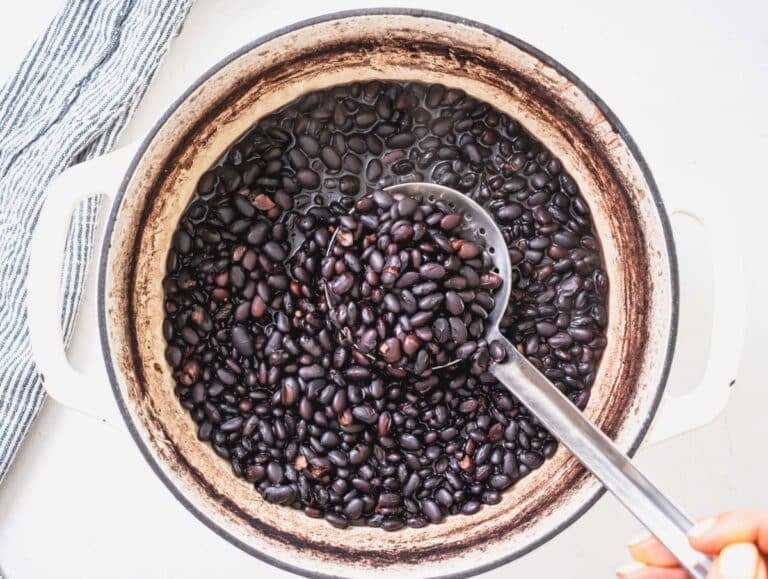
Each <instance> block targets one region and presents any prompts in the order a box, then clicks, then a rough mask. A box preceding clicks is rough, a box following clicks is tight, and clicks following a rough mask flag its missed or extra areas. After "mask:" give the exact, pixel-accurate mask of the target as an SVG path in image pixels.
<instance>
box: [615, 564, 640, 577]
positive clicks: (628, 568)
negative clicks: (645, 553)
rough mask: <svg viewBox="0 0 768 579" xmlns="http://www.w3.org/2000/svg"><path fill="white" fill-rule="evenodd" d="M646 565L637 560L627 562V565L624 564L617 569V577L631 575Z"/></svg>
mask: <svg viewBox="0 0 768 579" xmlns="http://www.w3.org/2000/svg"><path fill="white" fill-rule="evenodd" d="M644 567H645V564H644V563H638V562H637V561H632V562H631V563H627V564H626V565H622V566H621V567H619V568H618V569H616V577H618V578H619V579H621V578H622V577H626V576H627V575H631V574H632V573H634V572H635V571H638V570H640V569H643V568H644Z"/></svg>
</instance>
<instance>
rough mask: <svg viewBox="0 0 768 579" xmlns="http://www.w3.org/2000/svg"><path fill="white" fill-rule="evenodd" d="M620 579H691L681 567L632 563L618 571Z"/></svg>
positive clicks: (617, 575)
mask: <svg viewBox="0 0 768 579" xmlns="http://www.w3.org/2000/svg"><path fill="white" fill-rule="evenodd" d="M616 577H618V578H619V579H689V578H688V573H686V572H685V571H683V570H682V569H681V568H680V567H652V566H650V567H649V566H646V565H643V564H642V563H630V564H629V565H625V566H624V567H622V568H621V569H617V570H616Z"/></svg>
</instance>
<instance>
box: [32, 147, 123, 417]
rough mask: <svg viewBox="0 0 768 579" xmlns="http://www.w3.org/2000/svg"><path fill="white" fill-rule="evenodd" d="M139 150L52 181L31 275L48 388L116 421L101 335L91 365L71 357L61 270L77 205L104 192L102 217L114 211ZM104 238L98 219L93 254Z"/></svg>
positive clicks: (91, 323)
mask: <svg viewBox="0 0 768 579" xmlns="http://www.w3.org/2000/svg"><path fill="white" fill-rule="evenodd" d="M137 149H138V143H134V144H131V145H128V146H126V147H123V148H121V149H117V150H115V151H113V152H111V153H108V154H106V155H103V156H101V157H98V158H96V159H92V160H89V161H85V162H83V163H80V164H78V165H74V166H72V167H70V168H69V169H66V170H65V171H64V172H62V173H61V174H60V175H58V176H57V177H56V178H55V179H54V180H53V181H52V182H51V183H50V184H49V185H48V188H47V190H46V192H45V201H44V203H43V206H42V208H41V210H40V214H39V216H38V218H37V224H36V225H35V230H34V232H33V234H32V242H31V246H30V262H29V271H28V274H27V321H28V324H29V337H30V344H31V349H32V355H33V357H34V360H35V363H36V364H37V369H38V372H39V373H40V380H41V381H42V382H43V385H44V386H45V389H46V390H47V392H48V394H49V395H50V396H51V397H52V398H53V399H54V400H56V401H58V402H59V403H61V404H64V405H65V406H69V407H71V408H74V409H76V410H79V411H80V412H82V413H84V414H87V415H90V416H92V417H95V418H98V419H100V420H102V421H104V422H111V423H113V424H116V423H117V422H118V420H119V413H118V410H117V406H116V404H115V402H114V400H113V398H112V395H111V392H110V388H109V379H108V377H107V375H106V372H105V370H104V364H103V361H102V358H101V355H100V353H99V348H98V344H99V340H98V338H95V339H93V340H92V341H91V348H92V350H93V352H92V353H91V354H90V355H89V356H88V367H87V368H85V369H84V370H78V369H76V368H74V367H73V366H72V364H71V363H70V361H69V360H68V359H67V354H66V347H65V344H64V332H63V330H62V327H61V299H60V298H61V274H62V268H63V264H64V244H65V242H66V238H67V232H68V230H69V224H70V220H71V217H72V213H73V212H74V210H75V208H76V207H77V206H78V204H79V203H80V202H81V201H83V199H85V198H87V197H92V196H96V195H102V196H104V197H107V198H108V199H109V206H110V207H109V208H106V209H102V210H101V211H100V214H99V217H98V218H97V219H99V220H101V219H103V216H104V215H105V214H109V211H110V208H111V205H112V202H113V201H114V197H115V193H116V192H117V189H118V187H119V186H120V182H121V180H122V179H123V176H124V174H125V171H126V169H127V167H128V164H129V163H130V161H131V160H132V159H133V157H134V154H135V153H136V150H137ZM102 242H103V238H102V236H101V228H100V227H98V221H97V227H96V233H95V235H94V246H93V248H92V252H91V255H92V256H99V255H100V252H101V245H102ZM97 259H98V257H97ZM92 261H93V260H92ZM89 265H91V264H89ZM95 273H96V272H90V275H87V276H86V278H85V279H86V287H85V288H84V291H83V301H85V294H86V293H88V292H91V291H95V289H96V286H97V281H98V275H95ZM77 324H78V326H80V325H81V324H82V325H83V326H87V330H86V331H90V332H92V333H93V332H94V330H95V329H96V327H97V321H96V320H95V319H86V320H83V319H78V320H77Z"/></svg>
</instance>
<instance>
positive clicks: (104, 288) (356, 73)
mask: <svg viewBox="0 0 768 579" xmlns="http://www.w3.org/2000/svg"><path fill="white" fill-rule="evenodd" d="M376 78H379V79H399V80H419V81H422V82H440V83H443V84H445V85H448V86H455V87H459V88H462V89H464V90H465V91H467V92H468V93H470V94H472V95H473V96H475V97H478V98H480V99H483V100H485V101H487V102H489V103H491V104H493V105H494V106H495V107H497V108H498V109H500V110H502V111H504V112H506V113H508V114H509V115H511V116H512V117H514V118H516V119H519V120H520V121H521V122H522V123H523V124H524V125H525V126H526V128H527V129H528V130H529V131H531V132H532V133H533V134H534V135H536V136H537V137H538V138H539V139H541V140H542V141H543V142H544V143H545V144H546V145H547V147H548V148H549V149H550V150H551V151H552V152H553V153H554V154H555V155H556V156H558V157H559V158H560V159H561V160H562V161H563V164H564V166H565V168H566V169H567V170H568V171H569V173H570V174H571V175H572V176H573V177H574V178H575V180H576V181H577V183H578V185H579V187H580V189H581V191H582V193H583V195H584V197H585V198H586V200H587V202H588V204H589V207H590V210H591V212H592V216H593V220H594V223H595V226H596V229H597V231H598V234H599V237H600V240H601V243H602V246H603V250H604V254H605V261H606V265H607V273H608V277H609V280H610V295H609V307H608V309H609V318H610V324H609V328H608V346H607V349H606V352H605V355H604V358H603V360H602V362H601V365H600V368H599V372H598V376H597V379H596V382H595V386H594V390H593V394H592V398H591V400H590V403H589V406H588V408H587V410H586V413H587V415H588V416H589V418H590V419H591V420H593V421H594V422H595V423H597V424H599V425H600V427H601V428H602V429H603V430H604V431H605V432H606V433H607V434H608V435H609V436H611V437H612V438H613V439H614V440H615V441H616V443H617V444H618V445H619V447H620V448H621V449H623V450H624V451H626V452H629V453H632V452H634V451H635V450H636V449H637V447H638V446H639V444H640V442H641V440H642V439H643V437H644V436H645V435H646V432H647V431H648V429H649V426H650V425H651V421H652V420H653V419H654V416H656V418H655V420H654V427H653V430H652V431H651V436H650V438H653V439H657V440H658V439H662V438H666V437H669V436H672V435H675V434H678V433H680V432H684V431H687V430H691V429H693V428H695V427H697V426H700V425H703V424H705V423H707V422H708V421H710V420H711V419H712V418H713V417H714V416H715V415H717V413H718V412H719V411H720V410H721V409H722V408H723V407H724V405H725V403H726V401H727V397H728V383H729V381H730V380H731V378H732V377H733V376H734V373H735V370H736V365H737V362H738V356H739V353H740V346H741V342H740V336H741V335H742V325H743V319H742V313H741V312H740V311H738V308H737V309H736V310H734V309H733V308H730V307H728V304H734V303H736V304H739V303H743V299H741V296H742V288H741V285H740V284H741V279H742V278H741V273H740V271H741V269H740V268H741V264H740V262H738V257H737V256H733V255H732V254H730V253H727V254H726V252H725V251H726V250H725V249H724V248H721V247H720V246H719V245H718V244H713V248H712V249H713V258H714V267H715V274H716V275H715V280H716V285H715V306H714V324H713V330H712V332H713V333H712V340H711V344H712V351H713V352H715V354H713V356H711V357H710V359H709V360H707V361H706V371H705V376H704V379H703V381H702V383H701V384H700V385H699V386H698V388H696V389H695V390H693V391H691V392H690V393H688V394H686V395H684V396H681V397H677V398H672V397H669V396H663V390H664V385H665V381H666V378H667V374H668V371H669V366H670V363H671V360H672V352H673V346H674V342H675V336H676V327H677V312H678V293H677V265H676V261H675V252H674V243H673V239H672V234H671V230H670V226H669V222H668V217H667V213H666V212H665V209H664V207H663V204H662V201H661V198H660V197H659V194H658V192H657V190H656V187H655V184H654V181H653V178H652V176H651V174H650V172H649V170H648V167H647V166H646V165H645V163H644V161H643V159H642V157H641V155H640V153H639V152H638V150H637V148H636V146H635V145H634V143H633V141H632V139H631V138H630V137H629V135H628V134H627V132H626V130H625V129H624V128H623V126H622V125H621V124H620V123H619V121H618V120H617V119H616V117H615V116H614V115H613V114H612V113H611V111H610V110H609V109H608V108H607V107H606V105H605V104H604V103H603V102H602V101H601V100H600V99H599V98H598V97H597V96H596V95H595V94H594V93H592V91H590V90H589V89H588V88H587V87H586V86H585V85H584V84H583V83H582V82H581V81H579V79H577V78H576V77H575V76H574V75H573V74H571V73H570V72H568V71H567V70H565V69H564V68H563V67H562V66H561V65H560V64H558V63H557V62H555V61H553V60H552V59H551V58H549V57H548V56H546V55H544V54H542V53H541V52H540V51H538V50H536V49H534V48H532V47H531V46H529V45H527V44H525V43H524V42H522V41H520V40H518V39H516V38H513V37H511V36H509V35H507V34H505V33H502V32H500V31H498V30H495V29H492V28H489V27H487V26H484V25H480V24H477V23H475V22H471V21H467V20H463V19H460V18H456V17H453V16H447V15H441V14H433V13H425V12H422V11H398V10H375V11H358V12H347V13H340V14H335V15H331V16H327V17H323V18H320V19H315V20H311V21H306V22H302V23H299V24H297V25H295V26H291V27H289V28H287V29H284V30H280V31H278V32H276V33H274V34H271V35H269V36H267V37H264V38H261V39H259V40H257V41H255V42H253V43H252V44H250V45H248V46H245V47H243V48H242V49H241V50H239V51H238V52H237V53H235V54H233V55H231V56H230V57H228V58H227V59H226V60H225V61H223V62H222V63H220V64H219V65H217V66H216V67H214V68H213V69H212V70H210V71H209V72H207V73H206V74H205V75H204V76H203V77H202V78H201V79H200V80H199V81H198V82H197V83H195V85H194V86H192V87H191V88H190V89H189V90H188V91H187V92H186V93H185V94H184V96H183V97H181V98H180V99H179V100H178V101H177V102H176V103H175V104H174V105H173V106H172V107H171V108H170V109H169V110H168V111H167V112H166V114H165V115H164V116H163V118H162V119H160V120H159V121H158V123H157V124H156V126H155V127H154V129H153V130H152V131H151V132H150V134H149V135H148V136H147V137H146V138H145V139H144V140H143V142H142V143H141V144H137V145H134V146H130V147H126V148H124V149H122V150H118V151H115V152H114V153H111V154H109V155H106V156H104V157H102V158H99V159H96V160H93V161H89V162H86V163H83V164H81V165H78V166H75V167H73V168H71V169H69V170H68V171H66V172H65V173H63V174H62V175H61V176H60V177H59V178H58V179H57V180H56V181H55V182H54V183H53V184H52V185H51V187H50V189H49V191H48V196H47V201H46V203H45V206H44V207H43V209H42V212H41V214H40V219H39V222H38V227H37V231H36V232H35V235H34V239H33V248H32V261H31V266H30V272H29V286H28V288H29V290H28V291H29V322H30V330H31V338H32V346H33V351H34V354H35V357H36V360H37V363H38V367H39V369H40V372H41V374H42V376H43V379H44V382H45V385H46V387H47V389H48V392H49V393H50V394H51V396H52V397H53V398H55V399H56V400H59V401H60V402H62V403H64V404H66V405H69V406H72V407H74V408H78V409H80V410H82V411H84V412H86V413H88V414H91V415H94V416H97V417H100V418H103V419H105V420H110V421H115V422H118V421H120V420H123V421H124V422H125V424H126V425H127V426H128V430H129V431H130V433H131V435H132V436H133V438H134V439H135V441H136V444H137V446H138V448H139V450H140V451H141V452H142V453H143V454H144V456H145V457H146V459H147V461H148V462H149V463H150V465H151V466H152V468H153V469H154V471H155V472H156V473H157V475H158V476H159V477H160V478H161V479H162V480H163V481H164V483H165V484H166V485H167V487H168V488H169V489H170V490H171V492H172V493H173V494H174V496H175V497H176V498H177V499H178V500H180V501H181V502H182V503H184V505H185V506H186V507H187V508H188V509H189V510H190V511H191V512H192V513H194V514H195V515H196V516H197V517H198V518H199V519H200V520H202V521H203V522H204V523H205V524H206V525H208V526H209V527H210V528H211V529H212V530H213V531H214V532H216V533H217V534H219V535H221V536H222V537H224V538H225V539H227V540H228V541H231V542H232V543H234V544H235V545H237V546H239V547H240V548H242V549H244V550H245V551H247V552H249V553H251V554H253V555H254V556H256V557H259V558H261V559H264V560H266V561H269V562H271V563H273V564H275V565H277V566H280V567H283V568H286V569H290V570H293V571H295V572H298V573H302V574H306V575H326V576H328V575H333V576H337V575H342V576H355V577H373V576H377V577H380V576H397V577H408V576H414V577H416V576H418V577H423V576H447V575H469V574H473V573H477V572H480V571H482V570H487V569H488V568H491V567H493V566H496V565H499V564H501V563H503V562H506V561H510V560H511V559H514V558H515V557H518V556H520V555H522V554H524V553H526V552H527V551H529V550H531V549H533V548H535V547H536V546H538V545H540V544H541V543H542V542H543V541H545V540H547V539H548V538H550V537H552V536H553V535H554V534H556V533H557V532H558V531H560V530H562V529H563V528H565V527H566V526H567V525H568V524H570V523H571V522H572V521H574V520H575V519H576V518H577V517H578V516H579V515H581V514H582V513H584V512H585V511H586V510H587V509H588V508H589V507H590V506H591V505H592V504H593V503H594V501H595V500H596V498H597V497H598V496H599V494H600V492H601V488H600V485H599V484H598V482H597V481H596V480H595V479H594V478H593V477H591V476H589V475H588V474H587V473H586V472H585V470H584V469H583V468H582V467H581V466H580V464H579V463H578V462H577V461H576V460H575V459H574V458H573V457H571V456H570V455H569V454H568V452H567V451H565V450H564V449H560V450H559V451H558V452H557V453H556V455H555V456H554V457H553V458H552V459H550V460H548V461H546V463H545V464H544V466H542V467H541V468H540V469H538V470H536V471H534V473H533V474H531V475H530V476H528V477H526V478H524V479H522V480H521V481H520V482H519V483H518V484H517V485H516V486H514V487H513V488H512V489H510V490H509V491H507V492H506V493H505V494H504V499H503V501H502V502H501V503H500V504H498V505H495V506H490V507H486V508H484V509H483V510H482V511H481V512H480V513H478V514H477V515H474V516H471V517H451V518H449V519H448V520H447V521H446V522H445V523H444V524H441V525H431V526H428V527H426V528H423V529H405V530H402V531H398V532H395V533H384V532H382V531H381V530H379V529H372V528H365V527H354V528H350V529H347V530H338V529H334V528H332V527H330V526H329V525H327V524H326V523H325V522H323V521H322V520H319V521H318V520H315V519H310V518H308V517H306V516H304V515H303V514H302V513H300V512H298V511H293V510H290V509H286V508H283V507H279V506H274V505H271V504H268V503H266V502H264V501H263V500H262V499H261V498H260V497H259V496H258V494H257V493H255V492H254V490H253V488H252V486H251V485H249V484H248V483H246V482H245V481H244V480H241V479H238V478H236V477H235V476H234V475H233V474H232V472H231V469H230V466H229V464H228V463H227V462H226V461H223V460H221V459H219V458H218V457H217V456H216V455H215V454H214V452H213V450H212V449H211V448H210V447H209V446H207V445H203V444H201V443H199V442H198V441H197V438H196V436H195V427H194V424H193V422H192V420H191V419H190V417H189V414H188V413H187V411H185V410H184V409H182V407H181V406H180V405H179V404H178V401H177V400H176V398H175V396H174V393H173V387H174V383H173V379H172V376H171V371H170V368H169V367H168V365H167V363H166V362H165V359H164V355H163V353H164V348H165V341H164V338H163V335H162V320H163V316H164V311H163V290H162V286H161V281H162V279H163V275H164V270H165V257H166V253H167V250H168V248H169V247H170V244H171V236H172V233H173V231H174V229H175V227H176V224H177V221H178V219H179V217H180V215H181V213H182V211H183V210H184V208H185V206H186V205H187V203H188V201H189V199H190V198H191V196H192V195H193V193H194V189H195V183H196V182H197V180H198V178H199V177H200V175H201V174H202V173H203V172H204V171H206V170H207V169H208V168H209V167H210V166H211V165H212V164H213V163H214V162H215V160H216V159H218V158H219V157H220V155H221V154H222V153H223V152H224V151H225V150H226V148H227V146H228V145H229V144H230V143H232V142H233V141H234V140H235V139H236V138H237V137H238V136H239V135H241V134H242V133H243V132H245V131H246V130H247V129H248V128H249V127H250V126H251V125H253V124H254V123H255V122H256V121H257V120H258V119H259V118H261V117H262V116H263V115H264V114H265V113H268V112H270V111H272V110H275V109H276V108H279V107H280V106H281V105H283V104H285V103H287V102H290V101H291V100H293V99H294V98H296V97H297V96H299V95H301V94H303V93H305V92H307V91H310V90H314V89H318V88H322V87H326V86H330V85H334V84H339V83H346V82H351V81H364V80H367V79H376ZM94 194H102V195H104V196H105V197H106V198H108V200H109V201H110V202H111V204H112V207H111V212H110V215H109V220H108V222H107V225H106V230H105V231H104V233H103V235H101V236H99V240H98V241H99V247H100V250H99V252H98V254H97V255H99V259H98V262H99V275H98V282H97V288H96V290H95V291H96V292H98V309H97V316H98V320H94V319H83V320H80V326H81V328H82V327H83V326H86V327H88V326H95V325H96V324H98V327H99V331H100V335H101V344H100V346H101V351H102V353H103V360H102V359H101V357H100V356H99V355H98V353H97V349H98V347H99V346H98V345H97V344H96V343H94V344H93V348H94V355H93V361H94V364H93V365H92V366H93V367H91V368H89V369H88V370H87V372H85V373H83V372H80V371H76V370H75V369H73V368H72V367H71V365H70V364H69V362H68V360H67V358H66V354H65V349H64V346H63V340H62V332H61V328H60V325H59V319H60V315H59V303H58V298H59V288H60V283H59V273H60V270H61V262H62V253H63V247H64V239H65V234H66V231H67V227H68V222H69V218H70V216H71V213H72V210H73V208H74V207H75V206H76V204H77V203H78V202H79V201H80V200H82V199H83V198H84V197H87V196H89V195H94ZM675 210H676V211H678V209H675ZM679 211H683V212H686V213H689V214H692V215H695V216H697V218H699V219H701V220H703V221H704V222H705V223H706V222H707V220H708V218H709V216H708V215H707V213H706V208H681V209H679ZM723 227H727V223H726V222H724V221H722V220H718V228H719V231H720V232H721V234H722V230H723ZM734 336H735V337H736V338H735V339H734ZM104 369H106V372H107V374H108V379H107V378H106V377H105V374H104ZM109 383H111V386H112V388H111V392H110V388H109V385H108V384H109ZM113 395H114V396H113ZM118 409H119V413H118ZM120 415H121V416H122V418H120ZM646 438H648V437H646Z"/></svg>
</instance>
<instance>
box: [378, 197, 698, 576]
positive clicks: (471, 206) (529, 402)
mask: <svg viewBox="0 0 768 579" xmlns="http://www.w3.org/2000/svg"><path fill="white" fill-rule="evenodd" d="M386 191H388V192H390V193H394V192H400V193H404V194H406V195H408V196H410V197H413V198H416V199H419V200H420V201H423V202H430V203H434V202H436V201H438V200H441V201H443V202H445V203H446V204H447V205H448V206H449V207H451V208H452V209H454V210H455V211H456V212H457V213H460V214H462V216H463V220H462V224H463V229H464V231H468V232H469V233H470V234H471V235H473V236H475V237H476V238H478V239H480V240H483V241H484V245H485V246H486V247H487V249H488V252H489V253H490V255H491V258H492V259H493V262H494V265H495V267H496V268H497V269H498V273H499V275H500V276H501V278H502V279H503V280H504V283H503V284H502V286H501V288H500V289H499V291H498V293H497V294H496V296H494V297H495V300H496V303H495V305H494V308H493V310H492V311H491V312H490V314H489V316H488V319H487V321H486V335H485V338H486V340H487V341H488V342H489V343H490V342H491V341H493V340H499V341H501V342H502V343H503V344H504V346H505V347H506V349H507V358H506V360H505V361H504V362H500V363H496V364H494V365H493V366H492V367H491V369H490V371H491V372H492V373H493V375H494V376H495V377H496V378H497V379H498V381H499V382H501V383H502V384H503V385H504V386H505V387H506V388H507V389H508V390H509V391H510V392H511V393H512V394H514V395H515V397H517V399H518V400H519V401H520V402H521V403H522V404H523V405H525V407H526V408H528V410H529V411H530V412H531V413H532V414H533V415H534V416H536V418H538V420H539V421H540V422H541V423H542V424H543V425H544V426H545V427H546V428H547V429H548V430H549V431H550V432H551V433H552V435H553V436H554V437H555V438H557V439H558V440H559V441H560V442H562V443H563V444H564V445H565V446H566V447H567V448H568V450H570V451H571V452H572V453H573V455H574V456H575V457H576V458H577V459H579V461H580V462H581V463H582V464H583V465H584V466H585V467H586V468H587V469H589V470H590V471H591V472H592V474H594V475H595V476H596V477H597V478H598V479H599V480H600V482H601V483H603V485H604V486H605V488H607V489H608V490H609V491H611V493H613V495H614V496H615V497H616V498H617V499H619V501H620V502H621V503H622V504H623V505H624V506H625V507H626V508H627V510H629V511H630V512H631V513H632V514H633V515H634V516H635V517H636V518H637V519H638V521H640V522H641V523H642V524H643V525H644V526H645V528H646V529H648V530H649V531H650V532H651V533H652V534H653V535H654V536H656V538H657V539H658V540H659V541H661V542H662V543H663V544H664V546H665V547H667V549H669V551H670V552H671V553H672V554H673V555H674V556H675V557H676V558H677V560H678V561H679V562H680V564H681V565H682V566H683V567H684V568H685V569H686V570H687V571H688V573H690V574H691V576H692V577H694V578H695V579H705V577H706V575H707V572H708V570H709V568H710V566H711V565H712V560H711V558H709V557H707V556H705V555H703V554H701V553H699V552H698V551H696V550H694V549H693V548H692V547H691V546H690V545H689V543H688V538H687V536H686V533H687V531H689V530H690V529H691V527H692V526H693V522H692V521H691V520H690V519H689V518H688V517H687V516H686V515H685V514H683V513H682V512H681V511H680V510H679V509H678V508H677V507H676V506H675V505H674V504H672V502H671V501H670V500H669V499H668V498H667V497H666V496H664V494H662V493H661V491H659V489H657V488H656V487H655V486H654V485H653V483H651V481H650V480H648V479H647V478H646V477H645V475H643V473H641V472H640V470H638V468H637V467H636V466H635V465H634V464H632V462H631V461H630V459H629V458H628V457H627V456H625V455H624V454H623V453H622V452H621V451H620V450H619V449H618V448H617V447H616V445H615V444H614V443H613V442H612V441H611V439H609V438H608V437H607V436H606V435H605V434H603V432H602V431H601V430H600V429H598V428H597V427H596V426H595V425H594V424H592V423H591V422H589V421H588V420H587V419H586V418H585V417H584V415H583V414H582V413H581V412H580V411H579V410H578V408H576V406H574V405H573V403H571V401H570V400H568V398H566V396H565V395H564V394H562V393H561V392H560V391H559V390H558V389H557V388H556V387H555V386H554V385H553V384H552V383H551V382H550V381H549V380H548V379H547V378H546V377H545V376H544V375H543V374H542V373H541V372H539V370H538V369H537V368H536V367H535V366H534V365H533V364H531V363H530V362H529V361H528V360H527V359H526V358H525V357H524V356H523V355H522V354H520V353H519V352H518V351H517V349H516V348H515V347H514V345H513V344H512V343H511V342H510V341H509V340H507V339H506V338H505V337H504V336H503V335H502V334H501V331H500V330H499V321H500V320H501V317H502V316H503V314H504V310H505V309H506V307H507V302H508V301H509V296H510V291H511V289H512V288H511V284H510V283H509V280H510V273H511V270H512V264H511V262H510V260H509V252H508V251H507V246H506V243H505V241H504V237H503V235H502V233H501V230H499V227H498V226H497V225H496V222H495V221H494V220H493V219H492V218H491V216H490V214H489V213H488V212H487V211H486V210H485V209H483V208H482V207H481V206H480V205H478V204H477V203H476V202H475V201H473V200H472V199H470V198H469V197H467V196H466V195H464V194H462V193H459V192H458V191H455V190H453V189H451V188H449V187H443V186H442V185H434V184H430V183H404V184H400V185H393V186H391V187H387V188H386Z"/></svg>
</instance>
